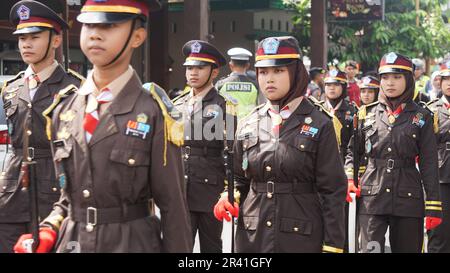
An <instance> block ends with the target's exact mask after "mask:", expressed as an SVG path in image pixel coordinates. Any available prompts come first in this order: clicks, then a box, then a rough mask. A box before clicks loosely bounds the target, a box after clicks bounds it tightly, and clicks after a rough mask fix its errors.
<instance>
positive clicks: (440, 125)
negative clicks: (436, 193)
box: [428, 99, 450, 183]
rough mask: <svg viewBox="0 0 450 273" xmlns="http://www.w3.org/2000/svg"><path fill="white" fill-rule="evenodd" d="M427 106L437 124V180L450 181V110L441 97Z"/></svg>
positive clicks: (441, 181)
mask: <svg viewBox="0 0 450 273" xmlns="http://www.w3.org/2000/svg"><path fill="white" fill-rule="evenodd" d="M428 107H429V108H430V109H431V110H432V111H433V113H434V122H435V126H437V128H436V129H437V134H436V142H437V145H438V159H439V182H440V183H450V111H449V109H447V108H446V107H445V106H444V102H443V101H442V99H436V100H433V101H432V102H430V104H428Z"/></svg>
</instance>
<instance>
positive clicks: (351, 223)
mask: <svg viewBox="0 0 450 273" xmlns="http://www.w3.org/2000/svg"><path fill="white" fill-rule="evenodd" d="M357 109H358V108H357V107H355V110H357ZM352 135H353V147H352V153H353V182H354V184H355V187H358V176H359V149H358V148H359V147H358V146H359V141H358V140H359V139H358V138H359V137H358V135H359V134H358V111H355V113H354V115H353V134H352ZM350 197H351V198H352V202H351V203H350V204H349V206H348V251H349V252H350V253H356V252H357V241H358V238H357V232H356V218H357V216H356V193H354V192H351V193H350Z"/></svg>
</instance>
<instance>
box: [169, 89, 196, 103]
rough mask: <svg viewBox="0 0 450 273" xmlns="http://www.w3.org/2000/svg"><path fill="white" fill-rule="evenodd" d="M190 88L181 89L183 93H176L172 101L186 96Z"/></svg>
mask: <svg viewBox="0 0 450 273" xmlns="http://www.w3.org/2000/svg"><path fill="white" fill-rule="evenodd" d="M190 91H191V90H190V89H185V90H184V91H183V93H181V94H180V95H178V96H176V97H175V98H173V99H172V102H174V103H175V102H176V101H178V100H179V99H181V98H183V97H184V96H186V95H187V94H189V92H190Z"/></svg>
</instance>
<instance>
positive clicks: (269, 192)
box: [266, 181, 275, 198]
mask: <svg viewBox="0 0 450 273" xmlns="http://www.w3.org/2000/svg"><path fill="white" fill-rule="evenodd" d="M266 186H267V197H268V198H272V196H273V194H274V193H275V183H273V181H268V182H267V185H266Z"/></svg>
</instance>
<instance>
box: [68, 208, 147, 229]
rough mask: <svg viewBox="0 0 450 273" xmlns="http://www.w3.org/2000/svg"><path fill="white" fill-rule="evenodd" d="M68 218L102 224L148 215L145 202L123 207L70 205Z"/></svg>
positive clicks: (86, 222) (131, 219) (121, 221)
mask: <svg viewBox="0 0 450 273" xmlns="http://www.w3.org/2000/svg"><path fill="white" fill-rule="evenodd" d="M69 211H70V218H71V219H72V220H73V221H75V222H81V223H85V224H88V225H89V224H91V225H93V226H95V225H102V224H111V223H123V222H128V221H133V220H136V219H140V218H144V217H147V216H149V215H150V211H149V207H148V204H147V203H143V204H136V205H129V206H126V207H125V208H123V207H117V208H94V207H88V208H73V207H71V209H70V210H69Z"/></svg>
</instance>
